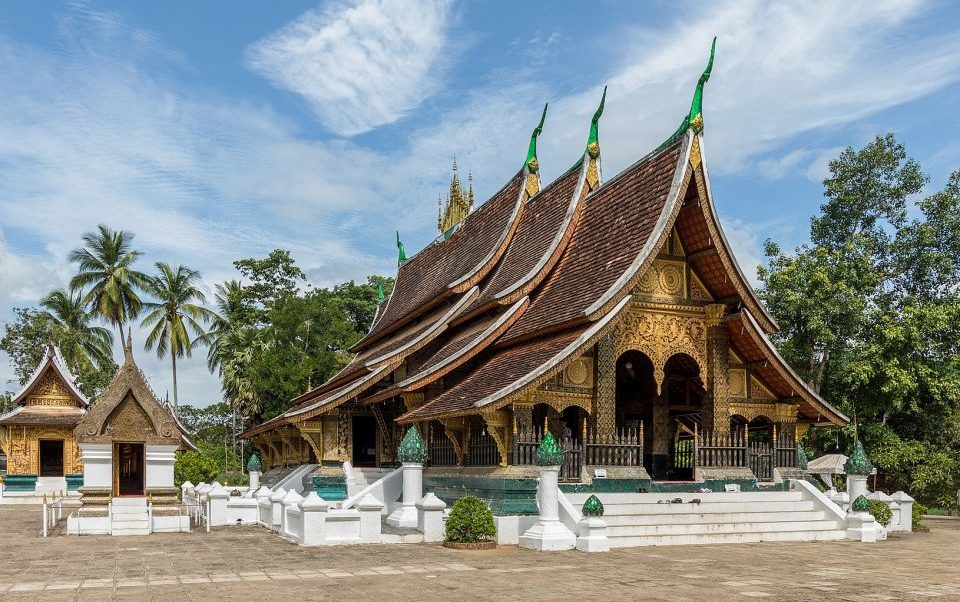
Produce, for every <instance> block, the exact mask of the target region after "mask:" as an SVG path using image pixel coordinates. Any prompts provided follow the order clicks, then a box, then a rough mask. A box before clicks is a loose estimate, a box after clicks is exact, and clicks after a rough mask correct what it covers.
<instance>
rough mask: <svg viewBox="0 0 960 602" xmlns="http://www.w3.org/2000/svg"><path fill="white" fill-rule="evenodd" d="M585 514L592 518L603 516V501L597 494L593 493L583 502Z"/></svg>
mask: <svg viewBox="0 0 960 602" xmlns="http://www.w3.org/2000/svg"><path fill="white" fill-rule="evenodd" d="M582 512H583V515H584V516H589V517H590V518H600V517H601V516H603V503H602V502H601V501H600V498H598V497H597V496H595V495H591V496H590V497H588V498H587V501H585V502H584V503H583V510H582Z"/></svg>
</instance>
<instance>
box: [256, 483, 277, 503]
mask: <svg viewBox="0 0 960 602" xmlns="http://www.w3.org/2000/svg"><path fill="white" fill-rule="evenodd" d="M272 493H273V492H272V491H270V488H269V487H267V486H266V485H261V486H260V489H257V491H256V492H255V493H254V494H253V497H255V498H257V499H258V500H259V499H264V498H269V497H270V495H271V494H272Z"/></svg>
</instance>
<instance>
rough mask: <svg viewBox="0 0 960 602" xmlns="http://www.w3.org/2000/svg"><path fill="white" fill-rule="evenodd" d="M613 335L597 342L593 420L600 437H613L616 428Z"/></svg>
mask: <svg viewBox="0 0 960 602" xmlns="http://www.w3.org/2000/svg"><path fill="white" fill-rule="evenodd" d="M614 337H615V335H614V333H612V332H611V333H608V334H607V335H605V336H603V337H602V338H601V339H600V340H599V341H598V342H597V354H596V357H597V360H596V362H597V364H596V371H595V373H596V375H597V376H596V380H595V381H594V382H595V385H594V396H595V399H594V407H595V408H596V412H594V416H593V420H594V425H595V428H596V433H597V435H598V436H600V437H605V436H613V434H614V433H615V431H616V428H617V355H616V354H617V345H616V340H615V338H614Z"/></svg>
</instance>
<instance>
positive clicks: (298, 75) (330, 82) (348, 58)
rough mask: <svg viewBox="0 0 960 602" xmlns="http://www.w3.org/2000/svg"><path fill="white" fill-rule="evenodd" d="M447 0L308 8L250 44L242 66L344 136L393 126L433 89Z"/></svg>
mask: <svg viewBox="0 0 960 602" xmlns="http://www.w3.org/2000/svg"><path fill="white" fill-rule="evenodd" d="M450 9H451V2H450V0H357V1H355V2H350V3H338V4H334V5H332V6H329V7H326V8H323V9H319V8H318V9H315V10H311V11H309V12H307V13H305V14H303V15H301V16H300V17H298V18H297V19H296V20H294V21H292V22H291V23H289V24H287V25H286V26H284V27H283V28H281V29H280V30H279V31H276V32H274V33H272V34H270V35H268V36H267V37H265V38H263V39H262V40H260V41H258V42H256V43H255V44H253V45H252V46H251V47H250V48H249V50H248V53H247V63H248V65H249V66H250V67H251V68H252V69H253V70H254V71H256V72H258V73H260V74H261V75H263V76H264V77H266V78H268V79H269V80H270V81H271V82H273V83H274V84H275V85H276V86H279V87H281V88H286V89H289V90H291V91H293V92H296V93H297V94H300V95H301V96H303V97H304V98H305V99H306V100H307V102H309V103H310V105H311V107H312V108H313V110H314V111H315V112H316V114H317V117H318V118H319V119H320V121H321V122H322V123H323V124H324V125H325V126H326V127H327V128H328V129H330V130H331V131H333V132H335V133H337V134H341V135H344V136H350V135H354V134H361V133H364V132H368V131H370V130H372V129H374V128H376V127H378V126H381V125H385V124H388V123H393V122H394V121H397V120H398V119H400V118H402V117H403V116H404V115H406V114H407V113H408V112H409V111H410V110H411V109H414V108H415V107H417V105H419V104H420V103H421V102H422V101H423V100H424V99H425V98H427V97H429V96H430V95H431V94H433V93H434V91H436V89H437V85H438V82H439V80H440V76H441V75H442V72H443V66H444V61H443V57H444V50H445V48H446V46H447V40H446V36H447V31H448V29H449V26H450V17H451V10H450Z"/></svg>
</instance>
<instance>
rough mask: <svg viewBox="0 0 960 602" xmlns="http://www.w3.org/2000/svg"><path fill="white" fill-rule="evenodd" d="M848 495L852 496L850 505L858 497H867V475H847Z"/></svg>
mask: <svg viewBox="0 0 960 602" xmlns="http://www.w3.org/2000/svg"><path fill="white" fill-rule="evenodd" d="M847 494H848V495H849V496H850V504H851V505H852V504H853V502H854V500H856V499H857V498H858V497H860V496H861V495H862V496H866V495H867V477H866V475H856V474H851V475H847Z"/></svg>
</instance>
